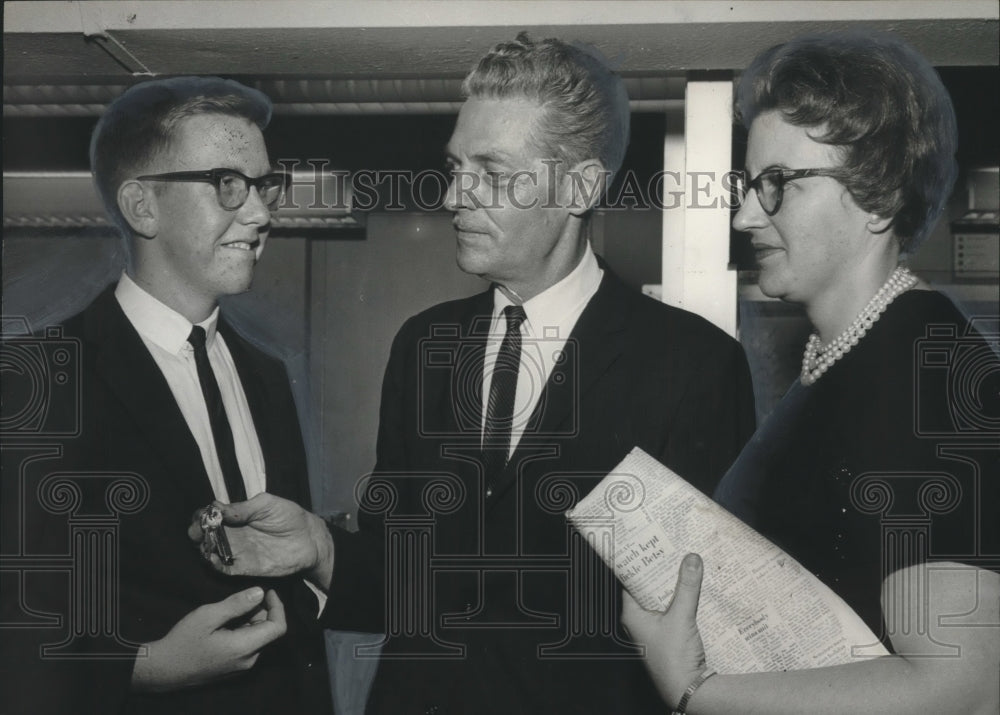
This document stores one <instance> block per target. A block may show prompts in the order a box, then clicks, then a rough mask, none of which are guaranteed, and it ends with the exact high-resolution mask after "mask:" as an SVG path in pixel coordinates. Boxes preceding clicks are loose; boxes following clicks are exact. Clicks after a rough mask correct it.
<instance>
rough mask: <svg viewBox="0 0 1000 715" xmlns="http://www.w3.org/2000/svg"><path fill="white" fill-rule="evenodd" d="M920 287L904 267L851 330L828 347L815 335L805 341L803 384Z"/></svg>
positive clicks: (825, 368)
mask: <svg viewBox="0 0 1000 715" xmlns="http://www.w3.org/2000/svg"><path fill="white" fill-rule="evenodd" d="M916 284H917V277H916V276H915V275H913V274H912V273H910V271H909V270H908V269H906V268H903V267H902V266H899V267H897V268H896V270H894V271H893V272H892V275H890V276H889V279H888V280H887V281H886V282H885V283H883V284H882V287H881V288H879V289H878V293H876V294H875V297H874V298H872V299H871V300H870V301H869V302H868V305H866V306H865V309H864V310H862V311H861V312H860V313H859V314H858V317H856V318H855V319H854V322H853V323H851V324H850V326H848V328H847V329H846V330H845V331H844V332H842V333H841V334H840V335H838V336H837V337H836V338H834V339H833V340H832V341H831V342H830V344H829V345H826V346H824V345H823V343H822V342H821V341H820V339H819V335H817V334H816V333H813V334H812V335H810V336H809V340H808V341H807V342H806V350H805V354H804V355H803V356H802V374H801V376H800V378H799V379H800V380H801V381H802V384H803V385H811V384H813V383H814V382H816V381H817V380H818V379H819V378H820V377H821V376H822V375H823V373H824V372H826V371H827V370H829V369H830V366H831V365H833V364H834V363H835V362H837V361H838V360H840V358H842V357H844V355H846V354H847V353H849V352H850V351H851V348H853V347H854V346H855V345H857V344H858V341H859V340H861V338H863V337H864V336H865V333H867V332H868V331H869V330H871V327H872V325H874V324H875V321H876V320H878V319H879V318H880V317H881V316H882V313H884V312H885V309H886V308H888V307H889V304H890V303H891V302H892V301H893V300H895V299H896V297H897V296H899V295H900V294H901V293H905V292H906V291H908V290H909V289H910V288H912V287H913V286H915V285H916Z"/></svg>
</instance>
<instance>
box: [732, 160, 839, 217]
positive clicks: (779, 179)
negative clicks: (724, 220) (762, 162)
mask: <svg viewBox="0 0 1000 715" xmlns="http://www.w3.org/2000/svg"><path fill="white" fill-rule="evenodd" d="M813 176H829V177H831V178H834V179H837V180H840V179H841V178H843V176H844V172H843V171H842V170H840V169H765V170H764V171H762V172H760V173H759V174H757V176H756V177H755V178H754V179H753V180H751V181H747V180H746V172H739V175H738V177H737V186H738V187H739V195H740V199H741V200H742V199H745V198H746V192H747V190H748V189H753V190H754V191H756V192H757V200H758V201H759V202H760V207H761V208H762V209H764V213H766V214H767V215H768V216H774V215H775V214H776V213H778V210H779V209H780V208H781V200H782V199H783V198H784V196H785V184H787V183H788V182H789V181H795V180H796V179H809V178H812V177H813Z"/></svg>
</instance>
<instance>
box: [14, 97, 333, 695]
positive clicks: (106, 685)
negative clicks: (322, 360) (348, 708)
mask: <svg viewBox="0 0 1000 715" xmlns="http://www.w3.org/2000/svg"><path fill="white" fill-rule="evenodd" d="M270 116H271V103H270V100H268V99H267V97H265V96H264V95H263V94H261V93H260V92H257V91H256V90H252V89H249V88H247V87H244V86H242V85H240V84H238V83H236V82H232V81H228V80H221V79H217V78H193V77H182V78H174V79H168V80H157V81H152V82H145V83H142V84H139V85H136V86H134V87H132V88H131V89H129V90H128V91H127V92H125V93H124V94H123V95H122V96H121V97H119V98H118V99H117V100H115V101H114V102H113V103H112V104H111V105H110V106H109V107H108V110H107V112H106V113H105V114H104V116H103V117H102V118H101V120H100V121H99V123H98V125H97V127H96V128H95V130H94V134H93V137H92V143H91V167H92V170H93V174H94V179H95V182H96V184H97V187H98V190H99V192H100V195H101V197H102V199H103V201H104V204H105V207H106V209H107V212H108V215H109V217H110V218H111V220H112V222H113V223H114V225H115V226H116V227H117V228H118V229H119V230H120V231H121V233H122V234H123V235H124V237H125V239H126V241H127V244H128V265H127V268H126V270H125V271H124V273H123V274H122V276H121V279H120V280H119V282H118V284H117V285H116V286H110V287H109V288H108V289H107V290H105V291H104V292H103V293H102V294H101V295H100V296H99V297H98V298H97V299H96V300H95V301H94V302H93V303H92V304H91V305H90V306H89V307H88V308H87V309H85V310H84V311H83V312H82V313H80V314H79V315H77V316H75V317H74V318H71V319H70V320H69V321H67V323H66V324H65V325H64V326H63V328H64V335H65V336H66V337H68V338H73V339H76V340H79V344H80V358H81V365H80V380H81V384H80V393H79V405H80V410H81V414H80V423H81V425H82V427H81V433H80V435H79V436H78V437H75V438H72V439H69V440H67V441H66V443H65V444H64V445H63V448H64V454H63V458H62V459H60V460H58V461H57V462H56V463H53V464H52V465H47V466H46V468H45V472H46V473H51V472H54V471H57V470H58V471H61V472H64V473H68V474H70V475H84V476H81V477H80V478H79V479H78V480H77V482H76V483H77V484H78V488H79V489H80V491H81V493H82V494H83V498H84V500H85V501H86V500H89V499H94V500H99V499H101V498H103V497H102V494H100V493H95V494H90V493H89V490H90V489H91V488H96V485H97V484H99V483H100V481H99V480H93V479H87V478H86V476H89V475H95V474H96V475H100V474H116V473H122V474H129V475H134V476H135V477H137V478H138V479H139V480H140V483H141V485H142V488H140V489H138V490H137V493H139V494H140V495H144V497H143V496H140V497H139V500H140V501H141V500H142V499H143V498H145V500H146V503H145V505H144V506H142V508H137V509H135V510H133V511H134V513H131V514H125V515H121V516H120V519H119V523H118V532H117V542H116V543H114V544H112V548H115V549H117V552H118V571H119V573H118V578H117V579H116V582H115V583H112V584H110V588H111V590H112V592H114V593H117V599H118V600H117V602H114V601H113V600H112V601H111V603H110V606H111V608H112V609H114V610H113V612H112V613H111V614H110V617H109V618H108V621H109V622H110V623H111V624H112V625H113V626H114V627H113V628H112V630H113V633H111V634H109V635H110V638H111V639H113V640H115V641H116V647H114V648H111V649H110V650H108V649H106V648H104V646H106V643H102V645H100V646H97V645H95V641H94V640H93V639H91V641H90V642H89V646H88V645H87V644H86V643H84V641H80V640H79V639H78V642H81V643H84V645H83V646H82V648H83V652H80V653H76V654H74V655H75V656H76V657H75V659H74V660H55V659H48V658H45V657H39V656H38V649H37V647H35V648H34V650H33V651H32V652H24V653H23V657H22V658H21V661H20V663H19V664H18V667H19V668H23V669H24V674H23V677H17V678H16V680H15V679H14V678H12V683H11V685H12V687H8V686H5V690H6V691H7V693H6V695H5V697H8V698H12V699H13V700H14V702H13V704H12V706H11V707H12V709H11V710H10V711H11V712H14V711H22V710H20V708H27V707H29V705H30V708H31V711H34V712H43V711H44V712H74V713H80V712H142V713H154V712H169V713H180V712H183V713H201V712H205V713H209V712H211V713H213V714H214V715H219V713H234V714H235V713H239V714H240V715H246V714H247V713H265V712H295V713H311V712H322V713H326V712H330V711H331V709H332V708H331V704H330V694H329V685H328V676H327V669H326V661H325V653H324V645H323V638H322V632H321V631H320V630H318V629H313V628H311V627H310V624H309V621H310V620H312V621H314V620H315V617H316V615H317V613H318V607H317V602H316V597H315V596H313V595H312V594H310V593H309V591H308V589H306V587H305V584H304V582H303V581H302V580H301V579H285V580H280V579H269V580H264V579H254V580H249V579H248V580H245V581H233V580H230V579H225V578H223V577H220V576H219V575H218V574H216V573H214V572H212V571H211V570H210V569H207V568H205V566H204V563H203V562H202V560H201V558H200V556H199V555H198V554H197V552H195V551H193V550H192V549H191V546H190V542H189V541H188V540H187V537H186V535H185V533H184V524H186V523H187V521H188V519H189V517H190V515H191V513H192V512H194V511H195V510H196V509H198V508H200V507H203V506H204V505H206V504H208V503H210V502H211V501H212V500H213V499H220V500H223V501H235V500H241V499H246V498H247V497H252V496H253V495H255V494H258V493H261V492H263V491H268V492H270V493H273V494H278V495H281V496H283V497H285V498H287V499H290V500H292V501H294V502H297V503H299V504H301V505H302V506H304V507H307V508H308V506H309V488H308V483H307V473H306V466H305V454H304V449H303V445H302V438H301V434H300V431H299V424H298V419H297V414H296V411H295V405H294V402H293V399H292V395H291V392H290V390H289V385H288V379H287V375H286V373H285V370H284V367H283V366H282V365H281V363H280V362H278V361H277V360H275V359H273V358H271V357H269V356H267V355H265V354H263V353H261V352H260V351H258V350H257V349H255V348H253V347H251V346H250V344H249V343H247V342H246V341H245V340H244V339H243V338H241V337H240V336H239V335H237V334H236V333H235V332H234V331H233V329H232V328H231V327H230V326H229V325H228V324H227V323H226V322H225V320H224V319H222V318H221V317H220V315H219V306H218V301H219V299H220V298H221V297H222V296H226V295H233V294H236V293H241V292H244V291H246V290H247V289H248V288H249V287H250V283H251V280H252V278H253V274H254V268H255V266H256V263H257V261H258V260H259V259H260V257H261V254H262V252H263V250H264V247H265V245H266V243H267V238H268V231H269V228H270V221H271V210H272V209H274V208H276V206H277V205H278V203H279V202H280V200H281V198H282V195H283V192H284V190H285V188H286V187H287V185H288V181H289V177H288V176H287V175H286V174H283V173H275V172H274V171H273V170H272V167H271V163H270V160H269V158H268V153H267V148H266V146H265V144H264V138H263V134H262V130H263V129H264V127H266V126H267V124H268V122H269V120H270ZM54 408H55V409H58V408H59V406H58V405H56V406H54ZM32 476H33V475H28V478H29V480H30V479H31V477H32ZM39 476H44V475H39ZM31 483H33V482H31ZM33 497H34V495H33V494H32V493H30V490H28V489H27V488H26V490H25V494H24V499H25V501H26V507H28V508H29V509H30V507H31V506H32V500H33ZM29 516H30V517H31V518H30V519H29V518H28V517H27V516H26V519H25V523H26V526H27V528H29V529H36V530H38V529H47V530H49V531H50V533H52V534H53V541H54V545H53V547H52V548H55V549H58V548H59V547H58V543H59V538H60V537H61V538H62V539H63V542H62V543H63V544H65V529H66V526H65V521H66V519H65V516H63V517H62V523H59V519H58V518H55V517H54V516H53V515H51V514H46V513H44V510H39V513H38V514H30V515H29ZM62 548H63V550H64V549H65V546H64V545H63V547H62ZM52 553H59V551H52ZM89 576H90V574H89V573H84V574H74V578H88V577H89ZM57 593H58V592H57V591H56V589H55V588H47V587H46V588H43V587H42V586H41V584H39V583H38V582H36V581H26V588H25V594H24V596H23V600H24V604H25V605H26V606H28V607H30V608H33V609H38V610H47V611H50V612H57V613H59V612H62V613H65V612H66V608H67V604H66V603H65V600H64V601H63V603H62V604H61V605H60V604H59V599H58V598H57V597H56V594H57ZM309 599H312V600H311V602H310V600H309ZM300 601H301V603H300ZM87 608H90V606H86V605H85V607H84V610H83V611H82V612H80V613H77V614H75V615H70V616H69V618H70V620H71V621H73V620H74V619H76V620H77V621H79V620H80V619H89V618H93V617H94V614H92V613H90V612H89V611H88V610H87ZM44 635H46V634H43V636H44ZM43 640H46V639H45V638H43ZM51 640H53V638H52V637H51V636H49V637H48V638H47V640H46V642H48V641H51ZM140 644H141V645H140ZM8 646H10V647H13V646H12V645H11V643H10V642H8ZM102 649H103V650H102ZM5 650H8V652H9V648H6V649H5ZM95 651H96V652H95ZM102 653H103V654H104V655H108V654H113V655H114V657H113V658H111V657H100V656H101V655H102ZM41 685H44V686H45V687H44V688H42V687H39V686H41ZM19 698H20V700H19ZM22 701H23V702H22ZM0 709H3V708H0ZM23 711H25V712H26V711H27V710H23Z"/></svg>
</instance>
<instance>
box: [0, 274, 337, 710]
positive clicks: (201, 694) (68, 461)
mask: <svg viewBox="0 0 1000 715" xmlns="http://www.w3.org/2000/svg"><path fill="white" fill-rule="evenodd" d="M219 330H220V331H221V332H222V333H223V335H224V336H225V339H226V344H227V345H228V347H229V349H230V352H231V353H232V356H233V360H234V362H235V364H236V366H237V371H238V373H239V375H240V380H241V381H242V384H243V388H244V391H245V392H246V396H247V401H248V403H249V406H250V410H251V413H252V415H253V418H254V424H255V426H256V429H257V432H258V435H259V438H260V443H261V448H262V451H263V455H264V461H265V465H266V471H267V490H268V491H269V492H272V493H274V494H278V495H280V496H283V497H286V498H289V499H293V500H295V501H297V502H299V503H300V504H303V505H304V506H306V507H307V508H308V506H309V489H308V484H307V479H306V466H305V453H304V449H303V446H302V437H301V434H300V432H299V424H298V419H297V415H296V411H295V405H294V403H293V400H292V396H291V392H290V390H289V386H288V379H287V375H286V373H285V370H284V367H283V365H282V364H281V363H280V362H279V361H277V360H275V359H273V358H270V357H268V356H266V355H264V354H263V353H261V352H260V351H258V350H256V349H255V348H253V347H251V346H250V345H249V344H248V343H247V342H246V341H244V340H243V339H242V338H240V337H239V336H238V335H237V334H236V333H235V332H233V330H232V329H231V328H229V326H227V325H226V324H225V323H224V322H222V321H220V327H219ZM55 339H56V337H50V338H49V340H50V342H51V341H52V340H55ZM58 340H59V341H61V342H62V343H64V344H65V345H67V346H69V352H70V354H71V356H72V358H73V361H75V364H71V365H69V374H70V376H71V381H74V382H75V384H74V385H73V389H72V390H69V391H67V392H66V393H65V394H61V393H59V391H58V390H56V389H53V390H51V392H50V395H49V397H51V398H52V404H51V410H50V412H49V414H48V416H47V422H48V424H49V425H50V426H52V429H55V428H57V427H58V426H59V425H61V424H63V423H66V424H70V423H72V422H73V420H74V416H73V411H74V410H75V409H78V414H77V422H78V425H79V431H78V434H76V435H74V436H68V437H67V436H63V437H57V438H50V439H44V434H43V435H42V438H43V439H42V442H43V443H44V444H45V445H46V449H50V448H52V447H55V448H57V449H58V450H61V452H62V455H61V457H59V456H56V457H55V458H53V456H52V455H49V456H47V457H44V458H41V459H36V460H34V461H32V460H31V459H26V457H28V456H29V454H32V453H33V450H31V449H11V448H9V447H10V445H11V444H13V443H16V442H17V441H18V439H17V438H12V439H10V440H8V441H7V443H6V444H5V449H4V455H5V460H4V462H5V464H4V473H3V481H4V487H5V491H4V515H5V517H4V521H5V525H4V532H3V534H4V541H5V544H6V545H5V547H4V553H5V554H10V553H22V554H55V555H57V554H67V553H70V552H71V549H72V550H73V551H74V552H76V553H81V552H84V551H87V547H86V543H83V544H82V545H81V544H80V543H77V542H74V543H73V544H72V545H71V544H70V539H71V537H70V532H71V531H73V530H74V529H76V531H75V532H74V533H76V534H78V535H79V534H80V533H81V532H80V527H81V524H82V525H83V526H87V525H88V524H94V525H95V526H94V528H93V529H90V532H88V533H97V532H99V531H100V530H101V529H102V528H103V529H104V531H103V532H101V533H102V534H103V535H99V536H98V537H96V538H98V539H109V540H108V541H107V542H106V545H105V546H106V553H105V555H104V556H103V557H102V559H104V561H101V562H100V563H97V562H92V561H90V560H87V561H85V562H82V563H78V564H77V567H76V572H75V575H74V578H77V577H83V578H86V579H90V578H93V577H92V576H91V574H95V573H96V574H100V575H99V576H98V577H97V578H96V579H95V582H96V583H98V584H100V583H107V584H110V585H111V591H110V593H111V594H112V595H116V596H115V597H116V598H117V599H118V601H117V603H115V602H113V601H111V602H110V604H109V605H108V608H109V609H110V611H109V613H110V615H109V616H105V615H103V614H101V613H98V614H97V615H95V614H94V611H95V610H97V607H96V606H94V605H92V604H95V603H98V604H99V603H108V602H109V600H110V599H109V598H106V597H104V595H98V596H88V597H87V600H86V601H85V602H84V604H83V607H82V608H77V607H76V605H75V603H72V602H71V603H67V593H68V592H73V593H75V592H77V591H79V589H77V591H73V588H74V587H73V585H72V582H71V581H70V579H69V577H68V575H67V574H66V573H65V571H63V572H62V573H39V572H32V573H30V574H28V575H27V576H24V577H20V576H17V575H16V573H14V572H11V571H7V572H5V573H4V584H3V589H4V601H5V605H6V607H5V609H4V621H5V622H7V623H9V622H11V619H12V618H13V619H14V620H21V621H24V620H26V619H25V617H24V613H25V612H26V611H30V610H31V609H34V611H36V612H37V611H40V610H44V611H48V612H51V613H56V614H60V615H61V617H62V618H63V619H64V620H63V622H62V624H61V625H60V626H59V627H56V628H50V629H39V628H29V629H25V630H18V631H9V632H7V633H4V634H3V635H2V636H0V638H2V639H3V640H4V641H6V643H5V645H4V646H0V648H2V649H3V650H4V651H5V655H4V660H3V662H2V668H3V672H4V675H3V680H4V681H5V682H4V683H3V687H2V690H3V691H4V692H3V697H4V698H13V701H12V702H13V704H12V705H11V706H10V712H46V713H49V712H73V713H82V712H91V711H92V712H101V713H109V712H120V711H121V712H142V713H150V712H169V713H182V712H183V713H201V712H204V713H213V714H214V715H219V713H233V714H234V715H235V714H237V713H238V714H239V715H246V714H247V713H274V712H285V711H287V712H295V713H311V712H324V713H325V712H330V711H331V710H332V706H331V704H330V694H329V685H328V675H327V669H326V660H325V653H324V646H323V640H322V633H321V632H320V631H319V630H318V629H317V628H307V624H308V621H309V615H308V614H309V613H310V609H311V613H312V617H313V619H314V618H315V609H316V602H315V597H314V596H312V595H311V594H308V592H307V591H306V592H305V593H303V591H304V590H305V587H304V585H303V584H301V582H300V581H298V580H296V579H291V580H287V581H282V582H278V581H274V582H268V583H261V585H263V586H265V587H266V588H267V587H277V588H278V589H279V593H280V595H281V597H282V601H283V602H284V604H285V607H286V612H287V615H288V619H289V632H288V633H287V634H286V635H285V636H283V637H282V638H281V639H279V640H278V641H277V642H275V643H273V644H271V645H270V646H268V647H267V648H265V649H264V651H263V652H262V654H261V657H260V658H259V659H258V661H257V663H256V664H255V666H254V667H253V669H252V670H250V671H249V672H247V673H245V674H240V675H237V676H233V677H231V678H229V679H227V680H224V681H222V682H218V683H215V684H211V685H207V686H203V687H199V688H195V689H188V690H183V691H178V692H174V693H169V694H163V695H156V696H137V695H134V694H131V693H129V679H130V677H131V672H132V667H133V663H134V658H135V647H134V645H135V644H139V643H144V642H148V641H151V640H155V639H157V638H161V637H162V636H164V635H165V634H166V633H167V631H168V630H169V629H170V628H171V627H172V626H173V625H174V624H175V623H177V621H178V620H180V619H181V618H182V617H183V616H184V615H186V614H187V613H189V612H190V611H191V610H192V609H194V608H196V607H197V606H200V605H203V604H206V603H211V602H215V601H219V600H221V599H223V598H225V597H226V596H228V595H229V594H231V593H233V592H235V591H237V590H240V589H242V588H246V587H248V586H249V585H251V582H249V581H245V580H239V579H231V578H227V577H224V576H221V575H218V574H215V573H214V572H213V571H212V570H211V569H210V568H208V567H207V566H206V565H205V564H204V563H203V562H202V560H201V557H200V556H199V554H198V551H197V549H196V548H195V546H194V545H193V544H192V543H191V542H190V541H189V539H188V537H187V534H186V528H187V525H188V523H189V521H190V519H191V516H192V513H193V512H194V510H195V509H197V508H198V507H201V506H204V505H206V504H208V503H210V502H211V501H212V499H213V493H212V489H211V486H210V483H209V480H208V477H207V475H206V473H205V468H204V465H203V463H202V460H201V456H200V453H199V451H198V447H197V444H196V442H195V440H194V437H193V436H192V435H191V432H190V430H189V429H188V427H187V424H186V423H185V421H184V418H183V416H182V415H181V412H180V409H179V408H178V407H177V404H176V402H175V401H174V399H173V396H172V394H171V392H170V389H169V387H168V385H167V382H166V380H165V379H164V377H163V375H162V373H161V372H160V371H159V369H158V367H157V366H156V364H155V362H154V360H153V358H152V356H151V355H150V354H149V351H148V350H147V349H146V347H145V346H144V345H143V343H142V340H141V338H140V337H139V335H138V333H136V331H135V329H134V328H133V327H132V326H131V324H130V323H129V322H128V320H127V318H126V317H125V315H124V313H123V312H122V310H121V307H120V306H119V305H118V302H117V300H116V299H115V297H114V293H113V287H112V288H109V289H108V290H106V291H105V292H103V293H102V294H101V295H100V296H99V297H98V298H97V299H96V300H95V301H94V303H93V304H91V305H90V306H89V307H88V308H87V309H86V310H85V311H83V312H82V313H81V314H79V315H77V316H76V317H74V318H71V319H70V320H69V321H68V322H67V323H66V324H65V325H64V326H63V330H62V335H61V337H58ZM49 352H51V350H49ZM57 398H58V399H57ZM37 431H39V430H36V432H37ZM45 431H46V430H45V429H42V430H41V432H42V433H44V432H45ZM38 449H41V447H38ZM58 472H63V473H66V474H67V475H69V476H70V477H71V481H72V482H73V483H74V484H76V488H77V489H78V490H79V493H80V496H81V501H80V503H79V504H78V505H76V506H75V508H73V509H71V510H70V513H69V514H67V513H65V511H66V510H65V509H63V510H62V511H63V513H56V514H53V513H51V512H52V511H53V499H55V501H56V502H58V496H57V495H56V496H50V497H48V501H47V502H46V501H45V500H46V497H45V496H41V495H40V493H39V491H38V489H39V486H41V485H42V483H43V481H44V480H45V479H46V477H49V476H50V475H53V474H55V473H58ZM18 476H20V479H17V477H18ZM119 477H120V478H121V479H122V480H123V481H122V484H123V485H129V486H122V487H121V488H119V489H115V488H111V489H110V490H109V484H110V483H111V482H112V481H114V479H115V478H119ZM70 489H71V490H72V487H71V488H70ZM129 490H131V491H129ZM112 493H114V494H115V496H111V497H109V496H108V495H110V494H112ZM64 495H65V492H64ZM19 502H21V503H23V504H24V505H25V514H24V517H23V521H24V523H23V525H19V523H18V522H19V521H20V517H19V516H18V515H17V513H16V512H14V511H12V509H14V507H15V505H17V504H18V503H19ZM46 504H47V505H46ZM56 506H57V507H58V506H59V505H58V504H56ZM57 511H58V509H57ZM129 512H134V513H129ZM86 519H91V521H90V522H86V521H85V520H86ZM81 520H84V521H81ZM102 520H103V521H102ZM101 524H103V525H104V526H103V527H102V526H101ZM109 526H110V527H111V531H114V530H117V535H112V536H108V534H109V533H110V531H109V530H108V527H109ZM22 527H23V528H22ZM88 528H90V527H89V526H88ZM19 530H20V531H21V532H23V536H19V535H18V531H19ZM95 530H96V531H95ZM81 538H84V537H81ZM86 538H90V537H89V536H88V537H85V538H84V542H85V541H86ZM19 541H20V544H21V548H20V551H18V549H17V546H18V542H19ZM101 548H102V549H105V547H101ZM115 550H117V559H118V569H119V571H118V575H117V576H115V575H114V574H107V573H105V572H106V571H107V569H106V568H105V567H104V566H103V565H102V564H104V563H113V558H114V556H113V554H114V552H115ZM63 562H65V559H63ZM20 563H25V562H24V561H22V562H20ZM19 586H23V587H24V593H23V594H22V595H21V601H20V603H17V602H16V601H12V600H11V596H12V593H13V592H15V591H16V590H17V587H19ZM68 589H69V591H68ZM82 591H83V592H86V593H91V592H92V591H93V589H91V587H90V586H87V585H84V586H83V587H82ZM310 599H311V603H310ZM70 609H73V610H72V611H71V610H70ZM81 615H82V616H84V617H86V618H89V619H91V620H89V621H87V620H82V619H81ZM115 618H117V619H118V620H117V624H115V623H114V619H115ZM95 619H96V620H95ZM28 620H30V619H28ZM74 626H75V627H76V628H77V629H79V630H81V632H82V633H84V634H87V633H88V632H90V631H97V634H96V635H97V637H91V638H81V639H77V640H75V641H74V642H72V643H69V644H67V645H66V647H64V648H62V649H60V650H59V651H58V652H59V654H62V655H66V654H75V653H78V652H81V651H82V652H86V653H90V654H93V653H94V652H102V653H106V654H108V655H109V656H110V657H109V658H108V659H102V660H97V661H95V660H93V659H91V658H84V659H78V660H60V659H52V658H48V657H40V656H39V650H38V647H39V645H40V644H43V643H53V642H59V641H60V639H62V638H65V637H66V636H67V630H69V629H70V628H72V627H74ZM102 631H103V633H101V632H102ZM9 635H10V636H11V637H8V636H9ZM0 710H2V711H3V712H5V713H6V712H7V710H3V708H0Z"/></svg>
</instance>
